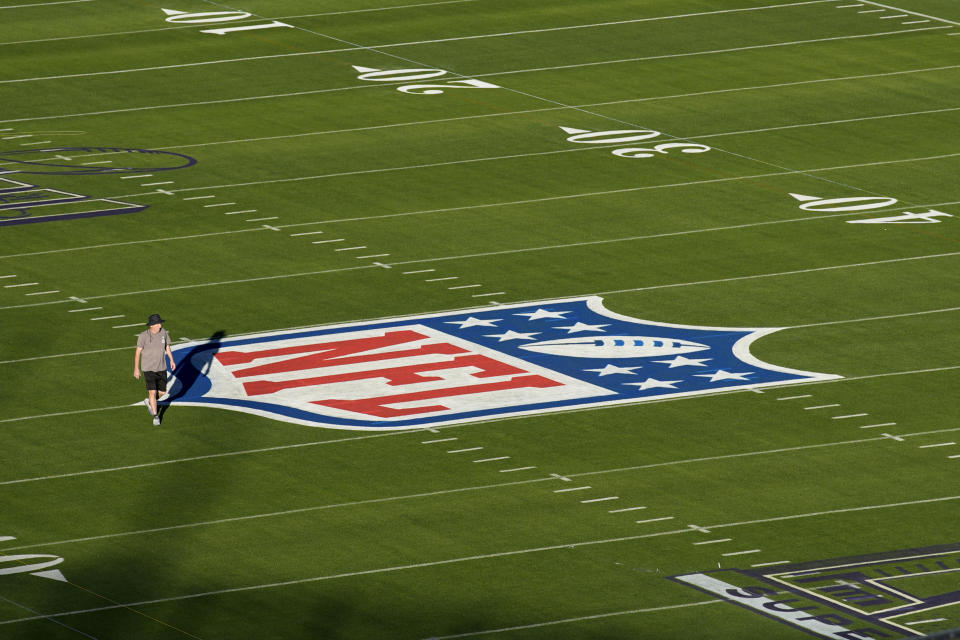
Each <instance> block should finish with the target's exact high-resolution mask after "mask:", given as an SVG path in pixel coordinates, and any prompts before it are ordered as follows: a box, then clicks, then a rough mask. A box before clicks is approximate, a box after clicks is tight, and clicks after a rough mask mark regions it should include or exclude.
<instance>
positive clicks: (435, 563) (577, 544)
mask: <svg viewBox="0 0 960 640" xmlns="http://www.w3.org/2000/svg"><path fill="white" fill-rule="evenodd" d="M958 499H960V496H943V497H938V498H927V499H920V500H911V501H904V502H896V503H889V504H878V505H865V506H860V507H850V508H846V509H831V510H826V511H818V512H812V513H803V514H792V515H784V516H775V517H771V518H763V519H757V520H747V521H743V522H731V523H725V524H718V525H712V526H710V527H708V528H710V529H720V528H727V527H737V526H746V525H753V524H763V523H768V522H777V521H782V520H794V519H800V518H812V517H822V516H826V515H837V514H843V513H855V512H861V511H871V510H878V509H890V508H898V507H905V506H914V505H919V504H934V503H938V502H946V501H952V500H958ZM692 531H693V530H692V529H689V528H685V529H679V530H672V531H659V532H655V533H647V534H639V535H633V536H622V537H617V538H605V539H599V540H585V541H573V542H566V543H561V544H552V545H547V546H540V547H528V548H524V549H513V550H508V551H500V552H494V553H485V554H478V555H473V556H462V557H457V558H447V559H441V560H430V561H425V562H418V563H411V564H405V565H393V566H388V567H376V568H370V569H359V570H355V571H346V572H342V573H336V574H327V575H322V576H313V577H310V578H300V579H297V580H284V581H279V582H268V583H262V584H252V585H245V586H239V587H232V588H227V589H217V590H212V591H204V592H196V593H188V594H181V595H176V596H168V597H165V598H156V599H151V600H141V601H137V602H127V603H118V604H112V605H107V606H102V607H92V608H88V609H74V610H68V611H61V612H56V613H49V614H47V615H45V616H31V617H24V618H15V619H9V620H4V621H2V622H0V626H3V625H8V624H17V623H21V622H27V621H30V620H38V619H44V618H47V617H50V618H56V617H62V616H67V615H82V614H87V613H95V612H100V611H109V610H114V609H121V608H128V607H143V606H148V605H153V604H162V603H168V602H181V601H184V600H193V599H196V598H205V597H210V596H215V595H225V594H231V593H245V592H249V591H259V590H263V589H275V588H280V587H287V586H293V585H300V584H309V583H315V582H323V581H328V580H340V579H345V578H354V577H359V576H368V575H376V574H382V573H393V572H397V571H410V570H416V569H426V568H432V567H440V566H448V565H452V564H462V563H467V562H477V561H483V560H493V559H498V558H507V557H516V556H521V555H527V554H531V553H544V552H551V551H562V550H567V549H577V548H581V547H592V546H599V545H606V544H616V543H621V542H632V541H635V540H642V539H645V538H655V537H662V536H673V535H682V534H689V533H691V532H692ZM707 602H710V601H703V602H702V603H701V604H706V603H707ZM695 604H696V603H695ZM688 606H689V605H688Z"/></svg>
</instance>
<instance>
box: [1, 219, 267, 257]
mask: <svg viewBox="0 0 960 640" xmlns="http://www.w3.org/2000/svg"><path fill="white" fill-rule="evenodd" d="M250 231H264V229H263V228H262V227H256V228H251V229H235V230H233V231H215V232H212V233H198V234H194V235H189V236H173V237H169V238H152V239H149V240H130V241H128V242H111V243H108V244H92V245H87V246H85V247H68V248H65V249H50V250H48V251H30V252H27V253H11V254H8V255H5V256H0V260H7V259H10V258H25V257H27V256H43V255H49V254H55V253H67V252H70V251H88V250H90V249H107V248H111V247H123V246H128V245H137V244H149V243H151V242H173V241H176V240H193V239H195V238H209V237H212V236H223V235H230V234H234V233H249V232H250Z"/></svg>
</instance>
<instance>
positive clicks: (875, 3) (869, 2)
mask: <svg viewBox="0 0 960 640" xmlns="http://www.w3.org/2000/svg"><path fill="white" fill-rule="evenodd" d="M864 2H866V3H867V4H872V5H873V6H875V7H883V8H884V9H890V10H891V11H903V12H904V13H909V14H911V15H914V16H920V17H922V18H930V19H931V20H936V21H937V22H946V23H948V24H952V25H955V26H958V27H960V22H956V21H954V20H947V19H946V18H938V17H937V16H931V15H929V14H926V13H920V12H919V11H911V10H910V9H901V8H899V7H894V6H891V5H889V4H881V3H879V2H873V0H864Z"/></svg>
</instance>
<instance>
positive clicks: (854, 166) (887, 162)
mask: <svg viewBox="0 0 960 640" xmlns="http://www.w3.org/2000/svg"><path fill="white" fill-rule="evenodd" d="M574 151H579V149H577V150H573V149H564V150H558V151H547V152H539V153H535V154H515V155H509V156H495V157H487V158H472V159H468V160H456V161H450V162H442V163H433V164H424V165H409V166H404V167H389V168H385V169H365V170H362V171H353V172H346V173H336V174H320V175H313V176H298V177H295V178H277V179H274V180H257V181H253V182H235V183H230V184H218V185H208V186H204V187H189V188H185V189H178V190H177V192H178V193H183V192H187V191H200V190H207V189H232V188H236V187H251V186H260V185H264V184H284V183H289V182H303V181H307V180H321V179H325V178H333V177H343V176H353V175H363V174H371V173H389V172H394V171H401V170H410V169H423V168H432V167H440V166H448V165H452V164H469V163H474V162H489V161H496V160H507V159H515V158H524V157H530V156H531V155H532V156H544V155H553V154H558V153H571V152H574ZM958 156H960V153H945V154H940V155H935V156H920V157H915V158H900V159H896V160H877V161H875V162H860V163H855V164H847V165H834V166H831V167H813V168H809V169H785V170H783V171H770V172H766V173H756V174H749V175H740V176H730V177H725V178H710V179H706V180H690V181H687V182H672V183H666V184H655V185H646V186H641V187H627V188H624V189H610V190H607V191H589V192H582V193H573V194H568V195H561V196H547V197H545V198H532V199H529V200H513V201H508V202H495V203H489V204H479V205H467V206H462V207H447V208H443V209H426V210H421V211H411V212H403V213H395V214H385V215H381V216H369V217H363V218H338V219H335V220H327V221H325V223H334V222H355V221H358V220H369V219H380V218H396V217H402V216H412V215H422V214H425V213H443V212H449V211H467V210H471V209H484V208H489V207H502V206H508V205H517V204H532V203H539V202H552V201H557V200H571V199H577V198H589V197H596V196H606V195H614V194H620V193H633V192H637V191H650V190H656V189H672V188H676V187H688V186H696V185H703V184H717V183H724V182H737V181H740V180H757V179H762V178H770V177H776V176H790V175H806V174H813V173H824V172H829V171H839V170H843V169H859V168H864V167H876V166H886V165H893V164H907V163H911V162H930V161H935V160H944V159H947V158H956V157H958ZM150 195H155V192H147V193H128V194H122V195H117V196H111V198H114V199H123V198H137V197H144V196H150ZM913 206H916V205H910V206H908V207H905V208H911V207H913ZM859 213H860V214H861V215H862V212H859ZM843 215H850V214H849V213H847V214H843ZM818 217H821V218H823V217H829V216H818ZM741 226H743V225H734V226H730V227H724V228H725V229H734V228H739V227H741ZM748 226H757V223H753V225H748ZM641 237H650V236H641ZM483 255H487V254H483Z"/></svg>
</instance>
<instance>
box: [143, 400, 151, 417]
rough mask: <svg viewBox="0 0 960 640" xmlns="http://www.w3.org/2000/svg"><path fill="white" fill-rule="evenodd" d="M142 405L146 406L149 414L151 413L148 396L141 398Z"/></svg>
mask: <svg viewBox="0 0 960 640" xmlns="http://www.w3.org/2000/svg"><path fill="white" fill-rule="evenodd" d="M143 406H145V407H146V408H147V411H149V412H150V415H153V409H151V408H150V398H144V399H143Z"/></svg>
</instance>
